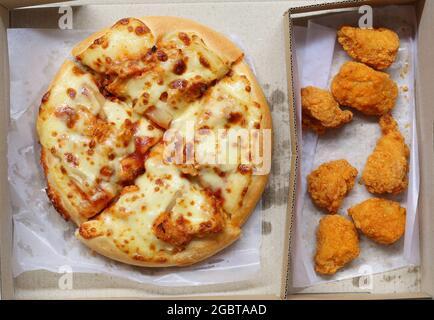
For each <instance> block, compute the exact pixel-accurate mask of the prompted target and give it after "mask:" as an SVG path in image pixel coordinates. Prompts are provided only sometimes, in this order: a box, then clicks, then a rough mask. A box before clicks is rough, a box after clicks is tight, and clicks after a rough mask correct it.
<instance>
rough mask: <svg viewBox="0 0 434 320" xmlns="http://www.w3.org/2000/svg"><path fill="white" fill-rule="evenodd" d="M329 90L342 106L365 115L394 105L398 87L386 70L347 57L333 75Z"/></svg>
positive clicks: (388, 109) (389, 108)
mask: <svg viewBox="0 0 434 320" xmlns="http://www.w3.org/2000/svg"><path fill="white" fill-rule="evenodd" d="M332 94H333V96H334V98H335V99H336V101H337V102H338V103H339V104H340V105H342V106H347V107H352V108H355V109H357V110H359V111H360V112H363V113H364V114H367V115H383V114H385V113H387V112H389V111H390V110H392V109H393V107H394V106H395V102H396V99H397V97H398V87H397V85H396V83H395V82H394V81H393V80H391V79H390V77H389V75H388V74H387V73H385V72H381V71H376V70H374V69H372V68H370V67H368V66H366V65H364V64H363V63H358V62H353V61H350V62H346V63H344V64H343V65H342V67H341V69H340V71H339V73H338V74H337V75H336V76H335V77H334V79H333V82H332Z"/></svg>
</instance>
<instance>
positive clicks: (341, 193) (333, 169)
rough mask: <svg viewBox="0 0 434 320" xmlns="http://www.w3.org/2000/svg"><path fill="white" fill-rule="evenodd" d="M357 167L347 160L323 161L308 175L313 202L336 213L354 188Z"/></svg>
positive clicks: (309, 190)
mask: <svg viewBox="0 0 434 320" xmlns="http://www.w3.org/2000/svg"><path fill="white" fill-rule="evenodd" d="M356 176H357V169H356V168H354V167H352V166H351V165H350V164H349V163H348V161H347V160H335V161H330V162H326V163H323V164H322V165H320V166H319V167H318V168H317V169H316V170H314V171H312V172H311V173H310V174H309V175H308V177H307V185H308V189H307V190H308V192H309V193H310V196H311V197H312V200H313V202H314V203H315V204H316V205H317V206H318V207H320V208H324V209H326V210H327V211H328V212H329V213H336V212H337V211H338V209H339V207H340V206H341V204H342V200H343V199H344V197H345V195H346V194H347V193H348V192H349V191H350V190H351V189H352V188H353V186H354V181H355V179H356Z"/></svg>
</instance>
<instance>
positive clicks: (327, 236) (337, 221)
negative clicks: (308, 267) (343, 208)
mask: <svg viewBox="0 0 434 320" xmlns="http://www.w3.org/2000/svg"><path fill="white" fill-rule="evenodd" d="M316 238H317V245H316V254H315V271H316V272H318V273H320V274H324V275H332V274H334V273H336V271H338V270H339V269H341V268H342V267H343V266H344V265H346V264H347V263H349V262H350V261H352V260H354V259H355V258H357V257H358V255H359V253H360V248H359V238H358V235H357V231H356V228H355V227H354V224H353V223H352V222H351V221H349V220H347V219H345V218H344V217H342V216H340V215H337V214H336V215H328V216H325V217H323V218H322V219H321V220H320V222H319V227H318V230H317V233H316Z"/></svg>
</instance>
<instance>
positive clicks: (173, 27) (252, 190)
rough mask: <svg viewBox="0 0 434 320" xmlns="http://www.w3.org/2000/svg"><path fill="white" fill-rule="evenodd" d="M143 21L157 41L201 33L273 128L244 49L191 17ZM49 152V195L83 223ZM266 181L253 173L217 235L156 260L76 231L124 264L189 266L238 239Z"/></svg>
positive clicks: (94, 247)
mask: <svg viewBox="0 0 434 320" xmlns="http://www.w3.org/2000/svg"><path fill="white" fill-rule="evenodd" d="M140 20H141V21H143V22H144V23H145V24H146V25H147V26H148V27H149V29H150V30H151V32H152V33H153V34H154V36H155V38H156V39H157V40H158V39H159V38H161V37H162V36H163V35H164V34H166V33H171V32H175V31H182V32H194V33H196V34H198V35H199V36H200V37H201V38H202V39H203V40H204V42H205V44H206V46H207V47H208V48H209V49H210V50H212V51H214V52H215V53H217V54H218V55H219V56H220V57H221V58H223V59H224V60H226V61H227V62H228V63H230V64H231V65H232V70H233V71H235V72H237V73H239V74H242V75H245V76H246V77H247V79H248V80H249V82H250V84H251V88H252V90H251V95H252V98H253V100H254V101H255V102H257V103H258V104H259V105H260V109H261V113H262V119H261V129H272V120H271V114H270V110H269V107H268V103H267V100H266V98H265V96H264V94H263V92H262V89H261V87H260V85H259V83H258V82H257V80H256V78H255V76H254V75H253V73H252V71H251V70H250V68H249V67H248V65H247V64H246V63H245V61H244V59H243V52H242V51H241V50H240V49H239V48H238V47H237V46H236V45H235V44H234V43H232V42H231V41H230V40H228V39H227V38H226V37H225V36H223V35H222V34H220V33H218V32H216V31H214V30H211V29H210V28H208V27H205V26H203V25H200V24H198V23H196V22H194V21H191V20H188V19H183V18H177V17H143V18H140ZM108 30H109V28H107V29H104V30H101V31H98V32H96V33H94V34H92V35H91V36H89V37H88V38H87V39H85V40H83V41H82V42H81V43H79V44H78V45H76V46H75V47H74V49H73V50H72V54H73V55H74V56H78V55H79V54H81V53H82V52H83V51H84V50H86V49H87V48H88V47H89V45H91V44H92V43H93V42H94V41H95V39H97V38H99V37H101V36H103V35H104V34H105V33H106V32H107V31H108ZM70 64H73V62H71V61H66V62H65V63H64V65H63V66H62V67H61V69H60V71H59V72H58V74H57V75H56V77H55V78H54V80H53V81H52V82H51V84H50V87H49V89H51V87H52V86H53V85H55V84H56V82H57V79H58V78H59V77H60V75H61V74H62V73H63V72H65V69H66V68H67V67H68V65H70ZM48 154H49V152H47V151H46V150H44V149H42V152H41V162H42V165H43V167H44V169H45V174H46V177H47V183H48V194H49V195H50V198H51V200H52V202H53V204H54V205H55V207H56V209H57V210H58V211H59V212H60V213H62V215H64V216H65V217H70V218H71V219H72V220H73V221H74V222H75V223H77V224H78V225H79V224H80V223H81V222H83V219H82V217H81V216H80V214H79V212H78V210H77V208H74V207H73V206H71V204H70V203H69V201H68V199H67V197H66V196H65V194H66V193H65V192H64V191H65V190H63V191H62V186H59V185H56V183H55V179H53V175H52V173H51V172H50V170H49V169H48V168H49V167H50V156H47V155H48ZM267 180H268V174H267V175H262V176H252V180H251V183H250V185H249V187H248V191H247V193H246V194H245V196H244V200H243V205H242V207H241V208H240V209H239V210H238V211H237V212H236V214H234V215H232V217H231V219H230V220H228V221H227V223H226V226H225V228H224V229H223V231H222V232H220V233H218V234H213V235H208V236H206V237H204V238H194V239H193V240H192V241H191V242H190V243H189V244H188V245H187V247H186V248H185V249H184V250H183V251H180V252H177V253H175V254H170V253H168V252H161V253H159V254H158V256H156V258H155V259H153V260H150V261H138V260H134V259H133V258H132V257H131V256H129V255H127V254H126V253H124V252H122V251H120V250H119V249H118V248H117V247H116V246H115V244H114V243H113V241H111V240H110V238H108V237H106V236H101V237H95V238H92V239H84V238H83V237H82V236H81V235H80V233H79V230H77V231H76V236H77V238H78V239H79V240H80V241H82V242H83V243H84V244H85V245H86V246H88V247H89V248H91V249H92V250H94V251H96V252H98V253H100V254H101V255H103V256H106V257H108V258H111V259H114V260H117V261H120V262H123V263H127V264H131V265H137V266H146V267H168V266H185V265H190V264H193V263H196V262H199V261H201V260H204V259H206V258H207V257H209V256H211V255H213V254H215V253H217V252H219V251H221V250H222V249H224V248H226V247H227V246H229V245H230V244H231V243H233V242H234V241H235V240H236V239H238V237H239V236H240V234H241V227H242V225H243V224H244V223H245V221H246V220H247V219H248V217H249V216H250V214H251V213H252V211H253V210H254V208H255V206H256V204H257V202H258V201H259V199H260V197H261V195H262V193H263V191H264V189H265V187H266V184H267Z"/></svg>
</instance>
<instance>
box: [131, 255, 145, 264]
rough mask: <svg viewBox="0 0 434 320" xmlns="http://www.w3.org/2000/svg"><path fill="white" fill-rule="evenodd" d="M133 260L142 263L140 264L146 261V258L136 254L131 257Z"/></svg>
mask: <svg viewBox="0 0 434 320" xmlns="http://www.w3.org/2000/svg"><path fill="white" fill-rule="evenodd" d="M133 259H134V260H137V261H142V262H145V261H146V258H145V257H144V256H142V255H141V254H138V253H135V254H134V255H133Z"/></svg>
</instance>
